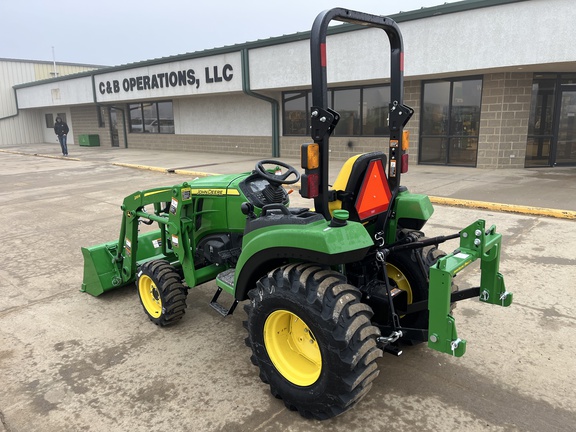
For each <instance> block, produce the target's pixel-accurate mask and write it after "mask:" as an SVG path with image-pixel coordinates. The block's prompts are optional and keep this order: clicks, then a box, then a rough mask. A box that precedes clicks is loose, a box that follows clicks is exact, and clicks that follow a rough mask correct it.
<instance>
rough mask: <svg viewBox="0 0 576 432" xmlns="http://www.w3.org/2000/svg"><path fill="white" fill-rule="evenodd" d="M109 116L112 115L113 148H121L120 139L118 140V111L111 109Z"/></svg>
mask: <svg viewBox="0 0 576 432" xmlns="http://www.w3.org/2000/svg"><path fill="white" fill-rule="evenodd" d="M108 114H109V115H110V139H111V140H112V147H120V139H119V138H118V119H117V116H116V109H115V108H109V111H108Z"/></svg>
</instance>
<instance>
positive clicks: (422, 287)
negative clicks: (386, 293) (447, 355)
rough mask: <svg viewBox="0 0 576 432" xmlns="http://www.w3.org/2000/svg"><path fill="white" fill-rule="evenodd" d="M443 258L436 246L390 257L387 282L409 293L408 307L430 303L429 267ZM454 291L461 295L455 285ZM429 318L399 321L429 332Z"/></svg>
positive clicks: (421, 316)
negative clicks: (422, 266)
mask: <svg viewBox="0 0 576 432" xmlns="http://www.w3.org/2000/svg"><path fill="white" fill-rule="evenodd" d="M425 239H426V237H423V234H422V235H421V238H420V240H425ZM417 254H419V255H420V257H421V258H422V263H423V264H424V269H422V268H421V266H420V264H419V262H418V258H417ZM444 256H446V252H444V251H441V250H439V249H438V248H437V247H436V246H427V247H424V248H422V249H414V250H406V251H401V252H397V253H394V254H391V255H389V256H388V258H387V260H386V265H387V267H386V271H387V273H388V280H389V281H390V284H391V285H392V287H396V288H399V289H401V290H403V291H406V292H407V294H408V304H412V303H415V302H419V301H424V300H428V294H429V289H430V286H429V279H428V278H429V274H430V267H432V266H433V265H434V264H436V262H437V261H438V260H439V259H440V258H442V257H444ZM424 272H425V273H424ZM455 291H458V286H457V285H456V284H454V282H452V292H455ZM454 307H455V304H452V307H451V310H452V309H453V308H454ZM428 316H429V314H428V309H425V310H422V311H420V312H415V313H413V314H410V315H405V316H403V317H401V318H400V325H401V326H402V327H406V328H416V329H427V328H428ZM400 340H401V341H402V342H404V343H409V344H411V345H415V344H418V343H422V342H423V341H421V340H413V339H407V338H400Z"/></svg>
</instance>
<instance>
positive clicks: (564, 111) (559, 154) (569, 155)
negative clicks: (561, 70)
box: [554, 86, 576, 165]
mask: <svg viewBox="0 0 576 432" xmlns="http://www.w3.org/2000/svg"><path fill="white" fill-rule="evenodd" d="M559 103H560V107H559V116H558V135H557V136H558V139H557V141H556V146H555V147H556V148H555V151H554V155H555V160H554V165H576V86H562V90H561V93H560V98H559Z"/></svg>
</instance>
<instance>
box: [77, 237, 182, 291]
mask: <svg viewBox="0 0 576 432" xmlns="http://www.w3.org/2000/svg"><path fill="white" fill-rule="evenodd" d="M162 237H163V235H162V232H161V230H155V231H150V232H147V233H144V234H139V235H138V236H137V238H136V240H134V241H132V242H130V241H129V240H128V239H127V238H125V237H123V242H122V244H124V248H123V251H122V254H121V255H120V256H118V241H111V242H108V243H103V244H100V245H97V246H90V247H87V248H82V255H83V256H84V280H83V282H82V289H81V291H83V292H87V293H88V294H92V295H93V296H98V295H100V294H102V293H104V292H106V291H110V290H112V289H114V288H119V287H121V286H123V285H126V284H128V283H130V282H132V281H134V280H135V279H136V269H137V268H138V267H139V266H141V265H142V264H144V263H145V262H147V261H150V260H152V259H167V260H169V258H167V255H170V259H173V258H174V257H173V256H172V255H171V253H170V252H171V251H168V250H167V249H166V247H163V246H162V245H163V244H164V241H163V240H162ZM133 254H136V256H135V257H134V256H133ZM134 258H135V261H133V259H134Z"/></svg>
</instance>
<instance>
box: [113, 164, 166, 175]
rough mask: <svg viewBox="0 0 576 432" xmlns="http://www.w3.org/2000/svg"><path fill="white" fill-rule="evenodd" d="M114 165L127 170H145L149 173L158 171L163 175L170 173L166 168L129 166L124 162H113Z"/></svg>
mask: <svg viewBox="0 0 576 432" xmlns="http://www.w3.org/2000/svg"><path fill="white" fill-rule="evenodd" d="M112 165H115V166H120V167H125V168H134V169H143V170H148V171H158V172H163V173H167V172H168V170H167V169H166V168H161V167H154V166H148V165H137V164H128V163H122V162H113V163H112Z"/></svg>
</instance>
